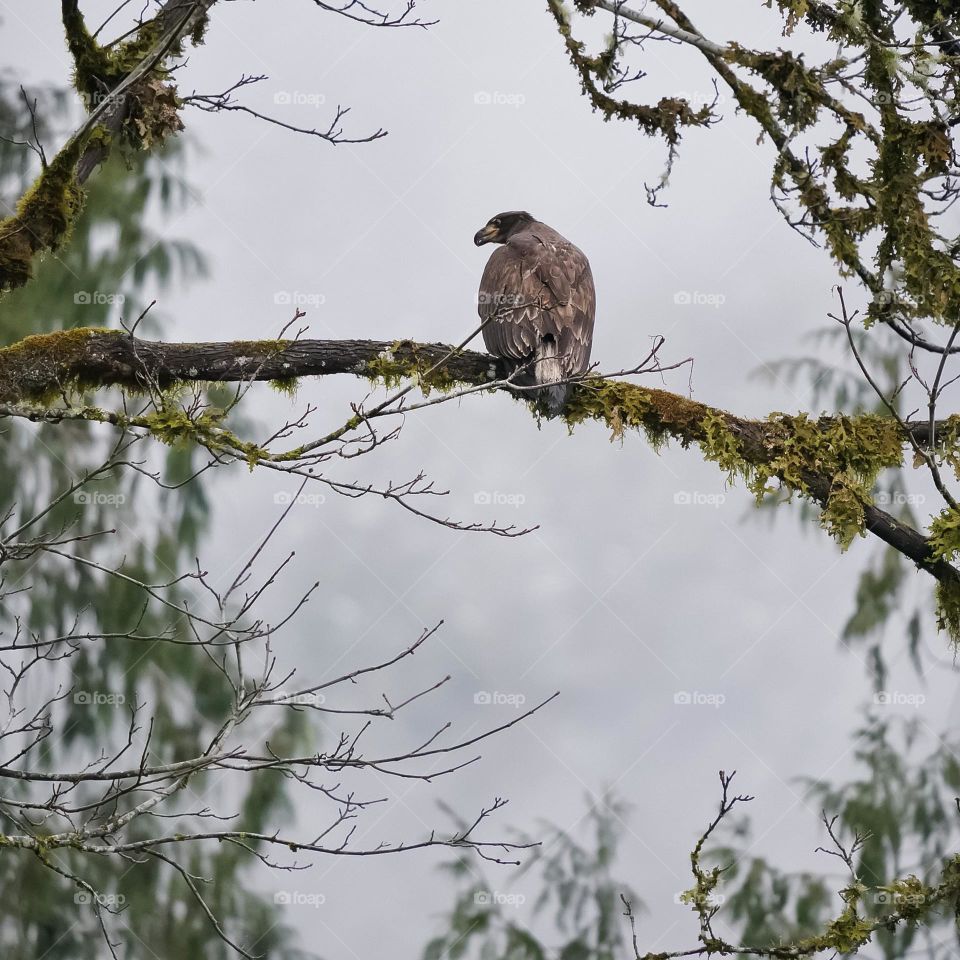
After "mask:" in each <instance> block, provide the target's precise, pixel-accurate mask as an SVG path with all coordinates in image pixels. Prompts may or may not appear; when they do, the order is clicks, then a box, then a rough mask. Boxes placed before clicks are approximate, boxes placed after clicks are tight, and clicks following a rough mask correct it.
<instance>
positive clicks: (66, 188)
mask: <svg viewBox="0 0 960 960" xmlns="http://www.w3.org/2000/svg"><path fill="white" fill-rule="evenodd" d="M212 2H213V0H207V2H205V3H203V4H201V5H200V6H196V5H195V4H193V3H192V2H187V0H167V2H166V3H164V5H163V7H162V8H161V10H160V11H159V13H158V14H157V15H156V17H154V18H153V19H152V20H148V21H146V22H144V23H143V25H142V26H141V27H140V29H139V30H137V31H136V33H134V35H133V36H132V37H131V39H129V40H126V41H124V42H122V43H119V44H116V45H114V46H113V47H111V48H110V49H109V50H108V49H107V48H105V47H101V46H100V45H99V44H98V43H97V42H96V41H95V40H94V39H93V37H92V36H91V35H90V32H89V31H88V30H87V27H86V24H85V23H84V20H83V16H82V14H81V13H80V11H79V9H78V4H77V2H76V0H62V2H61V6H62V17H63V24H64V30H65V32H66V36H67V46H68V48H69V50H70V53H71V55H72V57H73V60H74V83H75V85H76V88H77V91H78V92H79V93H80V95H81V97H82V98H83V100H84V104H85V106H86V108H87V112H88V114H90V116H89V117H88V122H87V123H86V124H84V126H83V127H81V128H80V130H79V131H77V133H76V134H74V136H72V137H71V138H70V139H69V140H68V141H67V143H66V144H65V145H64V146H63V147H62V148H61V149H60V150H59V152H58V153H57V155H56V156H55V157H54V159H53V160H52V161H51V162H50V163H49V164H48V165H46V166H45V167H44V168H43V170H41V171H40V174H39V175H38V176H37V178H36V180H35V181H34V182H33V184H32V185H31V186H30V188H29V189H28V190H27V192H26V193H25V194H24V195H23V197H22V198H21V200H20V202H19V203H18V204H17V208H16V212H15V213H14V214H13V215H12V216H9V217H7V218H5V219H3V220H0V292H3V291H6V290H12V289H15V288H17V287H22V286H23V285H24V284H26V283H27V282H28V281H29V280H30V278H31V276H32V275H33V262H34V260H35V259H36V257H37V256H39V255H41V254H44V253H49V252H52V251H55V250H56V249H57V248H58V247H60V246H62V245H63V243H64V242H65V241H66V240H67V239H68V238H69V235H70V229H71V227H72V225H73V223H74V222H75V221H76V218H77V215H78V214H79V212H80V209H81V207H82V206H83V184H84V183H85V182H86V180H87V179H88V178H89V176H90V174H91V173H92V172H93V171H94V169H96V167H97V166H98V165H99V164H100V163H102V162H103V161H104V160H105V159H106V158H107V156H108V155H109V154H110V152H111V150H112V149H113V147H114V145H115V143H117V142H121V143H123V144H125V145H127V146H128V147H131V148H133V149H137V150H149V149H152V148H153V147H155V146H157V145H158V144H159V143H161V142H162V141H163V140H164V139H165V138H166V137H168V136H170V135H171V134H175V133H177V132H178V131H179V130H181V129H182V128H183V124H182V122H181V121H180V117H179V109H180V104H179V101H178V100H177V96H176V88H175V87H174V86H173V84H172V83H170V81H169V79H168V78H167V77H166V75H165V74H164V73H163V69H162V62H163V61H164V60H165V59H166V58H167V57H169V56H171V55H175V54H177V53H180V52H182V44H183V40H184V38H185V37H186V36H188V35H191V36H193V38H194V41H195V42H197V41H198V40H199V38H200V36H201V35H202V27H203V26H205V25H206V19H207V9H208V8H209V7H210V6H211V3H212ZM154 61H156V62H155V63H154ZM137 71H139V74H142V76H141V75H139V74H138V73H137ZM135 75H136V76H138V79H137V81H136V83H126V81H127V80H128V78H129V79H130V80H131V81H132V80H133V78H134V76H135ZM124 85H126V89H123V91H122V93H120V92H119V91H120V90H121V89H122V88H123V86H124ZM95 120H96V121H97V122H94V121H95Z"/></svg>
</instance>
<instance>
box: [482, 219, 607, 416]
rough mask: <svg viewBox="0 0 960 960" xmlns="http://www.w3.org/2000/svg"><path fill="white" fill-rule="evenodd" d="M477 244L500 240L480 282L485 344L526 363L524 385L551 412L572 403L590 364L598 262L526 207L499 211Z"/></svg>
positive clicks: (498, 353)
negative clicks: (573, 384) (572, 381)
mask: <svg viewBox="0 0 960 960" xmlns="http://www.w3.org/2000/svg"><path fill="white" fill-rule="evenodd" d="M474 243H476V244H477V246H480V245H481V244H484V243H499V244H502V246H500V247H498V248H497V249H496V250H494V252H493V253H492V254H491V256H490V259H489V260H488V261H487V266H486V268H485V269H484V271H483V277H482V278H481V280H480V295H479V300H478V311H479V313H480V319H481V320H482V321H484V327H483V342H484V343H485V344H486V346H487V349H488V350H489V351H490V353H492V354H493V355H494V356H497V357H503V358H505V359H508V360H512V361H514V362H515V363H516V365H517V366H518V367H520V368H521V370H520V372H519V373H518V374H517V376H516V379H515V381H514V382H515V383H517V385H518V386H533V385H538V384H539V385H542V386H543V388H544V389H542V390H539V391H537V396H538V398H539V399H540V400H541V401H542V402H543V404H544V406H545V407H546V409H547V412H548V413H550V414H551V415H554V414H556V413H559V412H560V410H561V409H562V408H563V406H564V404H565V403H566V400H567V396H568V394H569V390H570V385H569V384H563V383H560V384H558V381H563V380H567V379H569V378H570V377H575V376H577V375H578V374H581V373H583V372H584V371H585V370H586V369H587V367H588V366H589V363H590V347H591V345H592V342H593V320H594V315H595V313H596V293H595V290H594V286H593V274H592V273H591V272H590V262H589V261H588V260H587V258H586V257H585V256H584V254H583V252H582V251H581V250H579V249H578V248H577V247H575V246H574V245H573V244H572V243H570V241H569V240H567V239H566V238H565V237H563V236H561V235H560V234H559V233H557V231H556V230H554V229H553V228H552V227H548V226H547V225H546V224H545V223H540V222H539V221H538V220H534V219H533V217H531V216H530V214H529V213H526V212H525V211H517V210H515V211H510V212H507V213H501V214H498V215H497V216H496V217H493V218H492V219H491V220H490V221H489V222H488V223H487V225H486V226H485V227H484V228H483V229H482V230H480V231H479V232H478V233H477V234H476V236H475V237H474Z"/></svg>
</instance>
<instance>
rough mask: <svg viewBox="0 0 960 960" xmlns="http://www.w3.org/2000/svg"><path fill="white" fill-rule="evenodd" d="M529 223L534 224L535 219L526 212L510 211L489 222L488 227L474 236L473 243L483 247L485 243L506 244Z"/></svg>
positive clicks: (492, 218) (499, 214)
mask: <svg viewBox="0 0 960 960" xmlns="http://www.w3.org/2000/svg"><path fill="white" fill-rule="evenodd" d="M528 223H533V217H531V216H530V214H529V213H527V211H526V210H508V211H507V212H506V213H498V214H497V215H496V216H495V217H491V218H490V219H489V220H488V221H487V225H486V226H485V227H484V228H483V229H482V230H478V231H477V232H476V234H474V237H473V242H474V243H475V244H476V245H477V246H478V247H482V246H483V245H484V244H485V243H506V242H507V240H509V239H510V235H511V234H513V233H516V232H517V230H520V229H521V228H522V227H524V226H526V225H527V224H528Z"/></svg>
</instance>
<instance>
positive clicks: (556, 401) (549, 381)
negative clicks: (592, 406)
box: [533, 334, 570, 417]
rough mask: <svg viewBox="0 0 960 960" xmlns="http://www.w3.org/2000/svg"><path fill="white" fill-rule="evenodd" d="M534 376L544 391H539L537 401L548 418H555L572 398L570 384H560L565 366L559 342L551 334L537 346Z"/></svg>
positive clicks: (541, 339) (543, 338) (542, 338)
mask: <svg viewBox="0 0 960 960" xmlns="http://www.w3.org/2000/svg"><path fill="white" fill-rule="evenodd" d="M533 376H534V379H535V380H536V382H537V383H541V384H543V385H544V386H543V389H542V390H538V391H537V399H538V400H539V401H540V403H541V404H542V405H543V407H544V408H545V410H546V412H547V416H549V417H555V416H556V415H557V414H558V413H560V412H561V411H562V410H563V408H564V407H565V406H566V405H567V399H568V398H569V396H570V384H569V383H560V381H561V380H563V379H564V372H563V364H562V363H561V362H560V354H559V350H558V347H557V341H556V340H555V339H554V338H553V337H552V336H550V335H549V334H548V335H547V336H545V337H541V338H540V341H539V343H538V344H537V350H536V354H535V356H534V363H533Z"/></svg>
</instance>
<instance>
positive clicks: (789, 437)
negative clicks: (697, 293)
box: [0, 329, 960, 635]
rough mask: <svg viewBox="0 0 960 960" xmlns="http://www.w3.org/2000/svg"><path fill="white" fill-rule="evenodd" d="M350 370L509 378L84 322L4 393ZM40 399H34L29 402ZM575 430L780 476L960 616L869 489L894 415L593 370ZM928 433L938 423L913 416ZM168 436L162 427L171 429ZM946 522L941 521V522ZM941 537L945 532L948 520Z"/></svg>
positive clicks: (394, 351) (432, 377)
mask: <svg viewBox="0 0 960 960" xmlns="http://www.w3.org/2000/svg"><path fill="white" fill-rule="evenodd" d="M336 373H348V374H353V375H355V376H360V377H364V378H366V379H369V380H371V381H373V382H378V383H382V384H384V385H386V386H388V387H393V386H396V385H398V384H399V383H401V382H407V381H409V380H410V379H413V380H414V381H415V382H416V384H417V386H419V388H420V389H421V391H423V392H424V393H429V392H430V391H431V390H433V389H436V390H441V391H448V390H451V389H455V388H468V387H477V386H480V387H482V386H483V385H485V384H494V383H500V384H501V385H502V381H503V380H505V379H506V378H507V377H508V376H509V374H510V370H509V369H508V368H507V367H506V366H505V365H504V364H503V362H502V361H500V360H497V359H496V358H494V357H491V356H489V355H487V354H483V353H476V352H473V351H467V350H461V351H456V350H454V349H453V348H451V347H449V346H446V345H445V344H439V343H434V344H422V343H413V342H411V341H409V340H401V341H394V342H392V343H387V342H383V341H371V340H255V341H244V340H238V341H231V342H226V343H156V342H150V341H147V340H141V339H138V338H136V337H131V336H129V335H128V334H126V333H123V332H121V331H116V330H98V329H77V330H68V331H62V332H59V333H51V334H43V335H37V336H32V337H27V338H26V339H25V340H22V341H20V342H19V343H15V344H13V345H12V346H9V347H6V348H2V349H0V403H2V404H4V405H5V407H6V412H7V413H8V414H11V413H20V414H21V415H23V416H32V417H37V416H44V415H46V414H45V413H44V410H47V409H49V415H50V416H51V417H55V416H56V415H57V409H58V407H57V406H53V407H50V405H51V404H54V405H56V404H58V400H59V399H60V398H62V397H63V396H65V395H69V394H70V392H71V391H72V392H76V391H77V390H81V391H82V390H89V389H96V388H98V387H107V386H121V387H126V388H131V389H134V390H144V389H145V388H147V387H153V388H159V389H161V390H166V389H168V388H170V387H175V386H177V385H178V384H181V383H186V382H242V381H251V380H266V381H272V382H274V384H277V383H280V384H282V385H283V388H284V389H286V390H289V389H291V388H293V387H295V384H296V380H297V379H298V378H300V377H306V376H324V375H328V374H336ZM31 405H32V406H31ZM563 416H564V419H565V420H566V422H567V424H568V425H569V426H570V428H571V429H573V428H574V427H575V426H576V425H577V424H580V423H582V422H584V421H587V420H596V421H599V422H601V423H603V424H605V425H606V426H607V427H608V428H609V429H610V430H611V432H612V434H613V436H614V437H622V436H623V434H624V432H625V431H627V430H636V431H641V432H643V433H644V434H645V435H646V436H647V437H648V438H649V440H650V441H651V443H653V445H654V446H655V447H657V446H660V445H661V444H663V443H664V442H665V441H666V440H668V439H674V440H676V441H678V442H679V443H680V444H681V445H682V446H684V447H687V446H690V445H691V444H696V445H697V446H698V447H699V448H700V450H701V452H702V453H703V456H704V458H705V459H707V460H710V461H712V462H714V463H716V464H717V465H718V466H719V467H720V468H721V469H722V470H723V471H724V472H725V473H726V474H727V476H728V478H730V479H731V480H732V479H735V478H740V479H742V480H743V481H744V482H745V483H746V485H747V486H748V488H749V489H750V490H751V491H752V492H753V493H754V494H755V495H756V496H757V497H758V498H760V497H762V496H763V495H764V494H765V493H766V492H767V491H768V490H770V489H771V488H772V487H775V486H781V487H783V488H785V489H787V490H788V491H790V492H791V493H795V494H798V495H800V496H802V497H805V498H807V499H809V500H811V501H813V502H815V503H817V504H818V505H819V506H820V507H821V508H822V512H821V522H822V524H823V526H824V527H825V528H826V529H827V530H828V531H829V532H830V534H831V535H832V536H834V537H835V538H836V539H837V541H838V542H839V543H840V544H841V546H846V545H848V544H849V543H850V542H851V540H853V538H854V537H856V536H858V535H863V534H865V533H867V532H869V533H872V534H874V535H876V536H877V537H879V538H880V539H881V540H883V541H884V542H885V543H888V544H889V545H890V546H892V547H894V549H896V550H898V551H899V552H900V553H902V554H904V555H905V556H907V557H909V558H910V559H911V560H912V561H913V562H914V563H916V564H917V565H918V566H920V567H922V568H923V569H924V570H926V571H927V572H928V573H930V574H931V575H933V576H934V577H936V579H937V580H939V581H940V582H941V584H942V588H941V591H940V594H939V597H940V618H941V621H942V622H943V624H944V626H945V627H947V628H948V629H950V630H951V635H953V633H954V628H957V627H960V574H958V571H957V570H956V568H955V567H954V566H953V565H952V562H951V561H952V560H953V559H954V556H953V554H952V553H951V552H950V551H949V550H947V549H945V548H942V547H941V544H940V543H939V541H937V542H936V543H933V542H932V541H931V540H928V538H927V537H925V536H924V535H923V534H922V533H920V532H919V531H917V530H914V529H913V528H911V527H908V526H906V525H905V524H902V523H900V522H899V521H898V520H896V519H895V518H894V517H892V516H891V515H890V514H888V513H886V512H884V511H883V510H881V509H879V508H878V507H877V506H876V505H875V504H874V503H873V499H872V495H871V494H872V490H873V485H874V483H875V481H876V478H877V475H878V474H879V473H880V471H882V470H884V469H886V468H888V467H899V466H901V465H902V464H903V450H904V446H905V444H907V443H908V442H909V438H908V437H907V436H906V435H905V433H904V432H903V430H902V429H901V427H900V426H899V424H898V423H897V422H896V421H895V420H892V419H887V418H883V417H878V416H875V415H862V416H855V417H850V416H843V415H840V416H830V417H828V416H824V417H820V418H818V419H816V420H814V419H811V418H810V417H809V416H807V415H806V414H796V415H788V414H782V413H776V414H771V415H770V416H769V417H767V418H765V419H763V420H751V419H746V418H743V417H738V416H735V415H734V414H732V413H728V412H727V411H724V410H719V409H717V408H715V407H710V406H708V405H706V404H703V403H698V402H697V401H695V400H691V399H689V398H687V397H684V396H680V395H678V394H675V393H670V392H668V391H666V390H659V389H656V388H650V387H643V386H640V385H638V384H633V383H626V382H624V381H620V380H608V379H603V378H601V377H590V378H587V379H586V380H585V381H583V382H582V383H578V384H577V385H576V386H575V388H574V390H573V393H572V396H571V399H570V402H569V404H568V406H567V409H566V410H565V412H564V415H563ZM935 426H936V429H937V446H938V453H939V454H940V455H941V456H943V458H944V459H945V460H948V461H949V458H950V455H951V454H952V450H949V451H948V450H946V449H945V448H944V447H943V444H944V443H945V442H947V441H949V438H954V440H955V439H956V437H957V436H958V424H957V422H955V420H954V419H953V418H951V419H950V420H946V421H942V422H940V423H938V424H936V425H935ZM908 429H909V431H910V433H911V434H912V435H913V438H914V439H915V440H916V441H917V442H918V443H920V444H925V443H926V442H927V440H928V437H929V429H930V427H929V424H928V423H916V424H908ZM165 438H166V437H165ZM940 526H941V527H944V524H943V523H941V524H940ZM938 536H939V537H940V538H941V539H943V538H944V536H945V533H944V531H943V530H940V529H939V528H938Z"/></svg>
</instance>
